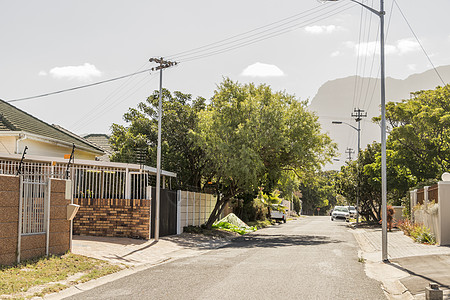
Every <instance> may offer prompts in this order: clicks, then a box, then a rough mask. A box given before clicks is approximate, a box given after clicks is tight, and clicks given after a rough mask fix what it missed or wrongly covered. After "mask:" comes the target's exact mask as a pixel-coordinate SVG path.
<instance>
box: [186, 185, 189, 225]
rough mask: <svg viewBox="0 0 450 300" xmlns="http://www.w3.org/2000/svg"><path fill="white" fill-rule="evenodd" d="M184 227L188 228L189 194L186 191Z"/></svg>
mask: <svg viewBox="0 0 450 300" xmlns="http://www.w3.org/2000/svg"><path fill="white" fill-rule="evenodd" d="M186 226H189V192H188V191H186Z"/></svg>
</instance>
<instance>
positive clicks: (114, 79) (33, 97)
mask: <svg viewBox="0 0 450 300" xmlns="http://www.w3.org/2000/svg"><path fill="white" fill-rule="evenodd" d="M149 71H151V69H146V70H143V71H139V72H134V73H131V74H128V75H123V76H119V77H115V78H111V79H107V80H103V81H98V82H94V83H91V84H86V85H80V86H76V87H73V88H68V89H64V90H59V91H56V92H50V93H46V94H41V95H36V96H31V97H25V98H19V99H13V100H7V101H6V102H9V103H12V102H19V101H25V100H31V99H36V98H42V97H46V96H52V95H56V94H61V93H65V92H69V91H74V90H79V89H84V88H87V87H91V86H95V85H100V84H103V83H107V82H112V81H116V80H120V79H124V78H127V77H132V76H134V75H138V74H142V73H145V72H149Z"/></svg>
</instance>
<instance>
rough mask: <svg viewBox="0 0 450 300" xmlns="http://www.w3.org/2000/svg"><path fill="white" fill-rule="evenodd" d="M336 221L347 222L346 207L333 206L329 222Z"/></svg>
mask: <svg viewBox="0 0 450 300" xmlns="http://www.w3.org/2000/svg"><path fill="white" fill-rule="evenodd" d="M336 219H341V220H345V221H347V222H348V221H349V219H350V213H349V211H348V207H346V206H335V207H334V209H333V212H332V213H331V221H334V220H336Z"/></svg>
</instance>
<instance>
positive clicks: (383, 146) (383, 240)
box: [380, 0, 388, 262]
mask: <svg viewBox="0 0 450 300" xmlns="http://www.w3.org/2000/svg"><path fill="white" fill-rule="evenodd" d="M384 14H385V12H384V0H380V53H381V57H380V60H381V211H382V212H381V213H382V219H383V221H382V224H381V228H382V235H381V244H382V247H381V255H382V257H381V258H382V260H383V261H384V262H387V261H388V249H387V248H388V246H387V243H388V240H387V178H386V86H385V76H386V75H385V74H386V72H385V61H384Z"/></svg>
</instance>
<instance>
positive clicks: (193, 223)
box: [192, 192, 196, 226]
mask: <svg viewBox="0 0 450 300" xmlns="http://www.w3.org/2000/svg"><path fill="white" fill-rule="evenodd" d="M195 200H196V199H195V192H194V202H193V203H194V207H193V208H192V226H195Z"/></svg>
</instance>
